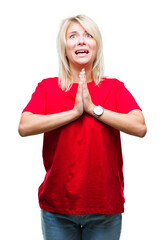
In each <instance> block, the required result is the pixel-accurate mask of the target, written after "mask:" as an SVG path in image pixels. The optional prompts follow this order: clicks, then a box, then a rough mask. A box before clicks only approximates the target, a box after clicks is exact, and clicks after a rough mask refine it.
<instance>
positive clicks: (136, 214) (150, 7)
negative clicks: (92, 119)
mask: <svg viewBox="0 0 165 240" xmlns="http://www.w3.org/2000/svg"><path fill="white" fill-rule="evenodd" d="M164 10H165V9H164V5H163V0H162V1H161V0H155V1H153V0H138V1H134V0H124V1H123V0H121V1H119V0H114V1H111V0H110V1H108V0H107V1H105V0H101V1H89V0H83V1H77V0H70V1H64V0H60V1H55V0H54V1H53V0H46V1H43V0H28V1H24V0H15V1H12V0H6V1H1V3H0V25H1V26H0V34H1V37H0V81H1V83H0V104H1V117H0V122H1V131H0V134H1V151H0V153H1V158H0V161H1V162H0V166H1V168H0V218H1V224H0V227H1V230H0V239H3V240H8V239H17V240H22V239H23V240H29V239H32V240H33V239H35V240H36V239H37V240H40V239H42V233H41V226H40V209H39V206H38V198H37V191H38V186H39V185H40V183H41V182H42V180H43V177H44V174H45V171H44V167H43V165H42V151H41V150H42V135H38V136H33V137H27V138H21V137H20V136H19V135H18V131H17V128H18V123H19V119H20V115H21V111H22V109H23V108H24V107H25V106H26V104H27V102H28V101H29V99H30V97H31V94H32V92H33V91H34V89H35V87H36V85H37V83H38V82H39V81H41V80H42V79H43V78H47V77H53V76H57V74H58V63H57V52H56V36H57V32H58V29H59V24H60V22H61V20H62V19H63V18H65V17H68V16H72V15H76V14H80V13H82V14H86V15H88V16H90V17H91V18H92V19H93V20H94V21H95V22H96V23H97V24H98V26H99V28H100V30H101V33H102V36H103V42H104V56H105V75H108V76H110V77H116V78H118V79H119V80H120V81H123V82H124V83H125V85H126V87H127V88H128V89H129V90H130V92H131V93H132V94H133V95H134V97H135V99H136V100H137V102H138V103H139V105H140V106H141V108H142V109H143V113H144V115H145V119H146V123H147V127H148V133H147V135H146V137H145V138H143V139H140V138H137V137H132V136H128V135H126V134H122V146H123V155H124V174H125V198H126V203H125V213H124V214H123V228H122V235H121V240H139V239H140V240H143V239H144V240H146V239H147V240H148V239H150V240H152V239H154V240H155V239H160V240H163V239H165V233H164V214H165V194H164V191H165V187H164V186H165V174H164V170H165V164H164V161H165V154H164V148H165V141H164V134H165V127H164V123H165V114H164V105H165V101H164V86H165V85H164V81H165V36H164V32H165V31H164V30H165V14H164V12H165V11H164Z"/></svg>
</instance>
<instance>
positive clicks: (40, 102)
mask: <svg viewBox="0 0 165 240" xmlns="http://www.w3.org/2000/svg"><path fill="white" fill-rule="evenodd" d="M23 112H32V113H34V114H42V115H45V113H46V92H45V87H44V86H43V85H42V83H38V85H37V87H36V89H35V91H34V93H33V94H32V96H31V99H30V101H29V103H28V104H27V106H26V107H25V108H24V110H23Z"/></svg>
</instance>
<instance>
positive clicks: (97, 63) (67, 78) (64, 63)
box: [57, 15, 104, 90]
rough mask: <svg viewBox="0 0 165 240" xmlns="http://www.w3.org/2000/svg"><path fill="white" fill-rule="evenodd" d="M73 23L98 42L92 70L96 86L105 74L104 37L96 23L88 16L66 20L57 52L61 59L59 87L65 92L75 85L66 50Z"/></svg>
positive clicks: (58, 37) (59, 37) (61, 28)
mask: <svg viewBox="0 0 165 240" xmlns="http://www.w3.org/2000/svg"><path fill="white" fill-rule="evenodd" d="M72 22H78V23H79V24H80V25H81V26H82V27H83V28H84V29H85V30H86V31H87V32H88V33H89V34H90V35H92V36H93V38H94V39H95V40H96V44H97V54H96V59H95V60H94V62H93V68H92V76H93V79H94V81H95V83H96V84H99V82H100V81H101V78H102V77H103V73H104V60H103V45H102V37H101V33H100V31H99V28H98V26H97V25H96V23H95V22H94V21H93V20H92V19H91V18H89V17H87V16H86V15H77V16H75V17H69V18H66V19H64V20H63V21H62V23H61V26H60V30H59V33H58V36H57V51H58V57H59V85H60V87H61V89H63V90H64V89H65V90H66V89H69V88H70V87H71V85H72V83H73V80H72V78H71V74H70V67H69V62H68V59H67V57H66V48H65V46H66V32H67V29H68V27H69V25H70V24H71V23H72Z"/></svg>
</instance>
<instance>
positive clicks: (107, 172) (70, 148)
mask: <svg viewBox="0 0 165 240" xmlns="http://www.w3.org/2000/svg"><path fill="white" fill-rule="evenodd" d="M57 47H58V54H59V66H60V68H59V76H58V77H55V78H48V79H44V80H43V81H42V82H40V83H39V84H38V86H37V87H36V90H35V92H34V93H33V95H32V98H31V100H30V101H29V103H28V105H27V106H26V107H25V109H24V110H23V113H22V116H21V120H20V124H19V133H20V135H21V136H29V135H35V134H41V133H44V143H43V160H44V166H45V169H46V176H45V179H44V181H43V183H42V184H41V186H40V187H39V204H40V208H41V219H42V230H43V236H44V239H45V240H55V239H56V240H79V239H83V240H103V239H104V240H118V239H119V238H120V232H121V221H122V215H121V214H122V213H123V212H124V194H123V190H124V180H123V170H122V167H123V160H122V150H121V142H120V131H122V132H125V133H127V134H131V135H135V136H138V137H144V136H145V134H146V125H145V121H144V117H143V114H142V111H141V109H140V107H139V106H138V104H137V102H136V101H135V99H134V98H133V96H132V95H131V93H130V92H129V91H128V90H127V89H126V88H125V86H124V84H123V83H122V82H120V81H119V80H117V79H111V78H104V77H103V53H102V39H101V34H100V31H99V29H98V27H97V25H96V24H95V22H93V20H91V19H90V18H89V17H87V16H84V15H78V16H76V17H71V18H67V19H65V20H63V22H62V24H61V27H60V30H59V34H58V38H57Z"/></svg>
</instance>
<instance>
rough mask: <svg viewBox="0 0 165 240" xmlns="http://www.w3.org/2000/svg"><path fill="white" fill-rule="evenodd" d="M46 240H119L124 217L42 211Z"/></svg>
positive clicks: (118, 215) (119, 215)
mask: <svg viewBox="0 0 165 240" xmlns="http://www.w3.org/2000/svg"><path fill="white" fill-rule="evenodd" d="M41 223H42V231H43V236H44V240H119V238H120V233H121V223H122V215H121V213H119V214H112V215H108V214H106V215H105V214H95V213H92V214H85V215H76V214H59V213H52V212H47V211H44V210H41Z"/></svg>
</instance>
